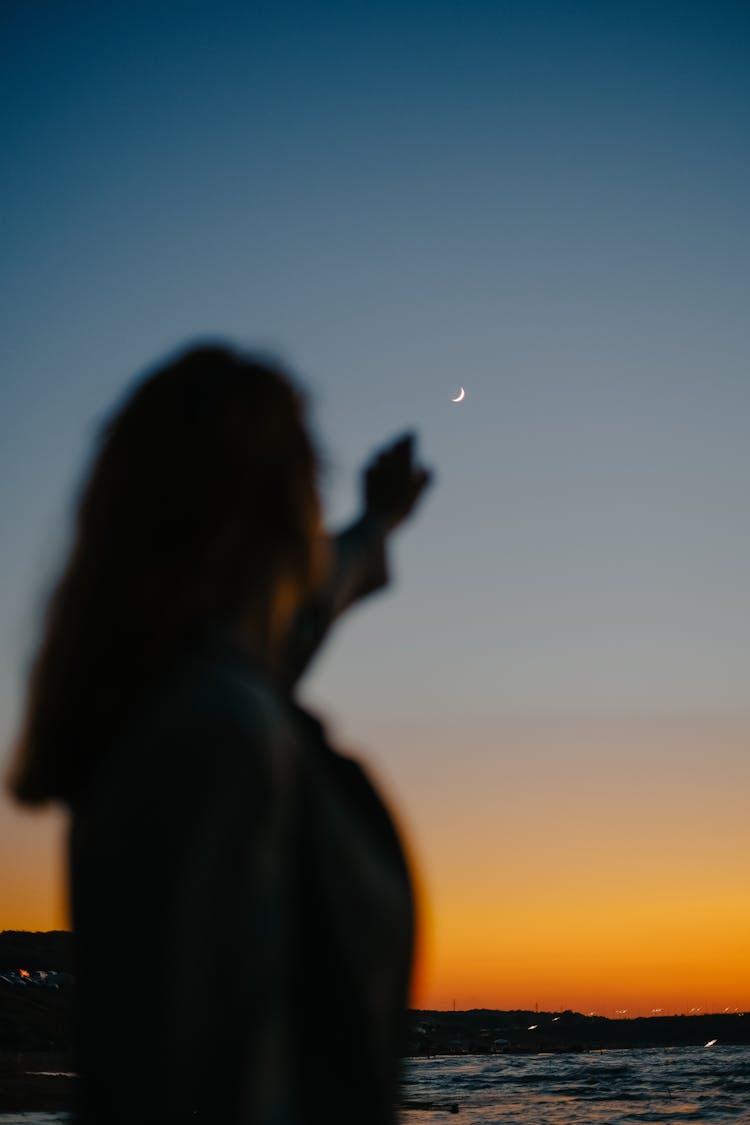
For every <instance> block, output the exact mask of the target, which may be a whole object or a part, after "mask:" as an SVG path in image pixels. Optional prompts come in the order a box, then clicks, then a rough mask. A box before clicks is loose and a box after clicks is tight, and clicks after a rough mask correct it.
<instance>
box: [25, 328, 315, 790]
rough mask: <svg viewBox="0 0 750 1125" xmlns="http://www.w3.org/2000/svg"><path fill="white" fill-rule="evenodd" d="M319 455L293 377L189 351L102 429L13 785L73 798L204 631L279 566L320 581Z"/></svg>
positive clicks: (265, 584) (232, 357)
mask: <svg viewBox="0 0 750 1125" xmlns="http://www.w3.org/2000/svg"><path fill="white" fill-rule="evenodd" d="M316 476H317V458H316V453H315V450H314V447H313V444H312V441H311V439H310V436H309V434H308V430H307V427H306V424H305V419H304V406H303V402H302V399H301V396H300V394H299V393H298V392H297V391H296V390H295V388H294V386H293V385H292V383H291V381H290V380H289V378H288V377H287V375H286V373H285V372H284V371H283V370H282V369H281V368H280V367H277V366H275V365H274V364H271V363H268V362H266V361H264V360H261V359H258V358H257V357H253V356H252V355H247V354H242V353H239V352H236V351H233V350H230V349H228V348H226V347H220V346H202V347H196V348H192V349H190V350H189V351H187V352H184V353H182V354H181V355H179V356H178V357H177V358H176V359H174V360H172V361H171V362H168V363H167V364H166V365H165V366H163V367H160V368H159V369H157V370H156V371H154V372H153V373H151V374H149V375H147V376H146V377H145V378H144V379H142V380H141V381H140V382H139V383H138V385H137V386H136V388H135V390H134V391H133V392H132V393H130V394H129V395H128V396H127V397H126V399H125V401H124V403H123V404H122V405H121V406H120V407H119V409H117V410H116V411H115V412H114V414H113V416H112V417H111V418H110V419H109V420H108V421H107V422H106V423H105V425H104V427H103V431H102V434H101V439H100V445H99V448H98V452H97V455H96V457H95V459H94V463H93V466H92V468H91V471H90V473H89V475H88V479H87V480H86V482H85V484H84V488H83V492H82V495H81V498H80V502H79V506H78V511H77V518H76V523H75V534H74V539H73V544H72V548H71V552H70V556H69V558H68V561H67V563H66V565H65V567H64V569H63V572H62V575H61V577H60V578H59V580H58V582H57V584H56V586H55V587H54V589H53V591H52V595H51V597H50V600H49V603H48V607H47V611H46V617H45V620H44V625H43V630H42V637H41V643H40V645H39V649H38V652H37V655H36V658H35V660H34V663H33V665H32V669H31V674H30V678H29V686H28V693H27V699H26V708H25V714H24V718H23V723H22V727H21V732H20V735H19V738H18V741H17V744H16V747H15V758H14V762H13V765H12V767H11V772H10V776H9V779H8V785H9V788H10V790H11V792H12V794H13V795H14V796H15V797H16V798H17V799H18V800H19V801H21V802H22V803H24V804H28V805H38V804H43V803H46V802H48V801H50V800H61V801H63V802H68V803H70V802H73V801H74V800H75V797H76V794H77V793H78V792H79V790H80V787H81V785H82V784H83V783H85V779H86V776H87V774H88V772H89V771H90V770H91V768H92V766H93V764H94V763H95V761H96V760H97V758H98V757H99V756H101V755H102V754H103V753H104V752H105V751H106V747H107V745H108V743H109V742H110V741H111V739H112V737H113V736H114V735H115V734H116V732H117V730H118V728H119V727H120V726H121V724H122V723H123V721H124V720H125V719H126V718H127V715H128V713H129V710H130V708H132V706H133V705H134V703H135V702H137V700H138V699H139V697H140V696H141V693H142V692H143V691H144V689H146V688H147V686H148V685H149V683H150V682H152V680H153V678H154V676H155V675H157V674H158V673H159V670H160V669H162V668H163V667H164V665H165V662H167V663H168V661H169V659H170V656H171V655H172V654H173V653H174V652H175V651H176V649H177V648H179V646H180V644H181V643H183V642H184V640H185V638H186V637H188V636H190V635H191V634H192V633H193V632H194V631H195V629H196V628H198V629H199V628H200V627H201V626H202V625H204V624H205V623H210V622H219V623H221V622H227V621H231V620H232V619H233V618H234V617H236V616H237V615H238V614H241V612H242V609H243V605H244V604H245V603H246V601H247V598H248V596H250V594H251V593H252V592H253V591H257V590H258V589H261V590H262V589H268V588H270V587H269V583H270V582H272V580H273V577H274V575H275V574H278V573H279V572H280V571H283V573H285V574H287V575H293V577H294V578H295V580H296V581H297V582H298V583H299V585H300V587H302V588H305V587H307V586H308V585H309V583H310V582H311V581H312V579H313V572H314V558H313V555H314V549H313V532H312V529H311V519H312V517H311V513H314V512H317V484H316Z"/></svg>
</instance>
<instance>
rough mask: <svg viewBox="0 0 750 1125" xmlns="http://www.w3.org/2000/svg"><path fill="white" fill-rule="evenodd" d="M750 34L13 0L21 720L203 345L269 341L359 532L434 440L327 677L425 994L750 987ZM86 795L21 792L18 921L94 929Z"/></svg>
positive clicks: (502, 13)
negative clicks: (111, 472)
mask: <svg viewBox="0 0 750 1125" xmlns="http://www.w3.org/2000/svg"><path fill="white" fill-rule="evenodd" d="M749 32H750V17H749V16H748V12H747V8H746V6H745V5H744V4H741V3H726V2H721V0H718V2H714V3H690V2H685V0H683V2H681V3H671V2H669V0H664V2H660V3H642V2H639V0H632V2H631V3H628V4H620V3H610V2H607V0H603V2H598V3H585V2H578V3H573V2H570V3H568V2H562V0H561V2H556V3H553V2H550V0H548V2H541V0H540V2H535V0H523V2H521V0H517V2H516V0H508V2H501V0H497V2H494V3H486V2H478V0H464V2H461V3H457V2H454V3H444V2H441V0H433V2H431V3H429V4H428V3H417V2H414V0H400V2H399V3H395V2H394V3H370V4H361V5H343V4H334V3H330V4H318V3H315V2H310V3H305V4H288V3H284V2H281V3H278V2H274V3H272V4H271V3H267V4H266V3H257V4H255V3H234V2H231V0H213V2H212V3H210V4H209V3H197V2H191V0H187V2H181V3H172V4H164V3H159V2H151V3H148V4H140V3H133V2H130V3H127V4H125V3H117V2H113V3H108V4H106V5H102V4H100V5H95V4H92V3H88V4H87V3H72V2H57V3H46V2H37V3H34V4H28V3H13V2H6V3H4V4H3V5H2V8H0V104H2V106H3V111H2V117H1V118H0V138H1V140H2V147H3V152H4V154H5V161H4V165H5V167H4V171H3V176H2V177H1V178H0V214H2V216H3V236H2V240H3V250H2V254H1V255H0V291H1V292H2V293H3V297H2V301H1V302H0V349H1V351H2V366H1V368H0V393H1V394H2V411H1V412H0V498H1V501H0V502H1V503H2V522H3V528H4V535H3V539H4V547H3V573H2V580H1V581H0V737H1V738H2V742H3V744H4V745H6V746H7V745H8V744H9V743H10V741H11V740H12V737H13V733H14V731H15V729H16V725H17V722H18V717H19V714H20V709H21V705H22V699H23V685H24V680H25V673H26V669H27V666H28V662H29V659H30V657H31V655H32V653H33V651H34V645H35V643H36V637H37V635H38V623H39V615H40V612H41V609H42V607H43V604H44V596H45V592H46V590H47V589H48V588H49V585H50V583H51V581H52V580H53V578H54V576H55V574H56V572H57V569H58V568H59V566H60V564H61V562H62V560H63V559H64V557H65V550H66V544H67V542H68V538H67V537H68V533H69V526H70V517H71V513H72V511H73V503H74V497H75V493H76V489H77V488H78V486H79V483H80V481H81V479H82V475H83V473H84V471H85V467H86V464H87V458H88V457H89V455H90V451H91V448H92V442H93V440H94V437H95V435H96V432H97V426H98V425H99V424H100V422H101V420H102V418H103V417H104V416H105V414H106V413H107V411H108V410H109V409H110V408H111V406H112V405H113V403H114V402H115V401H116V400H117V399H118V397H119V396H120V395H121V393H122V391H123V388H124V387H126V386H127V385H128V383H129V381H130V380H131V379H132V378H133V377H134V376H135V375H136V374H137V373H139V372H141V371H143V370H144V369H145V368H146V367H148V366H150V365H151V364H152V363H153V362H154V361H155V360H157V359H159V358H160V357H162V356H165V355H167V354H169V353H170V352H172V351H173V350H174V349H175V348H176V347H178V346H180V345H183V344H184V343H186V342H188V341H193V340H197V339H202V338H205V337H207V336H209V337H211V338H217V337H218V338H222V339H226V340H229V341H232V342H234V343H237V344H239V345H241V346H249V347H257V348H260V349H263V350H264V351H266V352H269V351H270V352H271V353H273V354H275V355H278V356H279V357H281V358H282V359H283V360H284V361H285V362H286V363H287V364H289V365H290V366H291V367H292V369H293V370H294V371H295V372H296V373H297V375H298V378H299V381H300V382H301V383H302V384H303V385H304V386H305V387H306V389H307V390H308V392H309V397H310V405H311V420H312V425H313V428H314V431H315V434H316V435H317V437H318V440H319V443H320V445H321V447H322V449H323V451H324V453H325V460H326V465H327V468H326V473H325V477H324V479H323V482H322V487H323V494H324V499H325V505H326V511H327V514H328V519H329V523H330V526H331V527H332V528H334V529H335V528H337V527H341V526H343V525H345V524H346V522H347V520H349V519H351V518H353V517H355V516H356V514H357V511H358V505H359V499H360V496H359V470H360V467H361V466H362V464H363V463H364V462H365V461H366V459H367V458H368V457H369V456H370V455H371V454H372V452H373V450H374V449H376V448H377V447H378V446H379V445H380V444H382V443H383V442H385V441H387V440H389V439H390V438H392V437H393V436H395V435H398V434H399V433H401V432H402V431H403V430H405V429H407V428H408V429H414V430H416V431H417V432H418V434H419V440H420V449H421V452H422V455H423V457H424V459H425V461H426V462H427V463H428V464H429V465H430V466H432V467H433V468H434V470H435V473H436V483H435V485H434V487H433V489H432V491H431V494H430V495H429V496H428V497H427V498H425V500H424V503H423V505H422V506H421V508H420V510H419V512H418V514H417V515H416V516H415V518H414V519H413V521H412V522H411V525H410V526H409V527H406V528H404V529H403V530H400V531H399V532H397V534H396V537H395V540H394V542H393V544H392V549H391V565H392V573H393V583H392V585H391V587H390V588H389V590H388V591H387V592H385V593H381V594H378V595H374V596H373V597H371V598H370V599H368V601H367V603H366V604H364V605H362V606H361V607H358V608H357V609H355V610H354V611H352V613H351V615H350V618H349V619H348V620H346V621H344V622H341V623H340V624H339V625H338V626H337V629H336V631H335V633H334V635H333V637H332V639H331V641H330V643H329V645H328V646H327V648H326V650H325V651H324V652H323V653H321V654H320V656H319V658H318V659H317V662H316V664H315V665H314V667H313V669H312V670H311V671H310V673H308V675H307V678H306V679H305V681H304V683H303V685H302V696H303V698H304V700H305V702H306V703H307V704H308V705H309V706H310V707H311V708H312V709H314V710H315V711H316V712H318V713H320V714H322V715H323V716H324V717H325V718H326V721H327V722H328V724H329V728H330V732H331V735H332V738H333V740H334V741H335V743H336V744H337V745H338V746H340V747H342V748H344V749H345V750H346V751H347V752H350V753H353V754H356V755H357V756H359V757H360V759H361V760H362V761H363V762H364V763H365V764H366V765H367V767H368V769H369V770H370V771H371V774H372V776H373V777H374V778H375V779H376V780H377V782H378V783H379V784H380V785H381V786H382V788H383V791H384V792H385V794H386V795H387V797H388V800H389V802H390V804H391V806H392V808H393V809H394V811H395V814H396V816H397V818H398V821H399V824H400V826H401V829H402V832H403V834H404V838H405V840H406V842H407V846H408V849H409V853H410V855H411V857H412V862H413V865H414V870H415V876H416V879H417V883H418V887H419V899H420V906H421V909H420V916H421V924H420V945H419V957H418V966H417V974H416V981H415V987H414V993H413V997H412V1001H413V1003H414V1004H415V1005H418V1006H421V1007H450V1006H452V1004H453V1002H454V1001H455V1002H456V1005H457V1007H459V1008H461V1007H479V1006H486V1007H501V1008H511V1007H531V1006H533V1005H534V1004H535V1003H538V1004H539V1005H540V1007H541V1008H558V1009H560V1008H568V1007H570V1008H577V1009H580V1010H596V1011H601V1012H603V1013H605V1014H612V1013H613V1012H614V1011H616V1010H617V1011H622V1010H625V1009H627V1010H628V1011H629V1012H630V1013H631V1014H636V1013H638V1012H640V1014H647V1013H648V1012H650V1011H651V1010H652V1009H657V1008H663V1009H664V1010H669V1011H688V1010H690V1008H692V1007H701V1008H703V1009H705V1008H706V1007H711V1008H715V1009H718V1008H724V1007H729V1008H730V1009H731V1008H734V1007H739V1008H742V1009H746V1008H747V1009H750V894H749V893H748V892H749V888H748V866H747V856H748V854H750V818H748V817H747V812H746V810H747V801H748V794H749V793H750V755H749V754H748V750H749V749H750V702H749V696H748V680H749V671H748V650H747V637H748V634H749V632H750V595H749V594H748V586H747V580H746V575H747V563H748V558H750V515H749V513H748V505H747V491H748V488H747V481H748V475H749V474H750V441H748V436H749V432H748V431H749V427H750V378H749V376H748V355H749V353H750V328H749V327H748V325H749V324H750V318H748V315H747V312H748V310H747V289H748V270H747V262H748V251H749V250H750V246H749V245H748V243H749V241H750V239H749V238H748V235H749V232H750V228H749V224H748V218H747V199H748V198H750V190H749V189H750V183H749V182H748V181H749V180H750V158H749V156H748V153H749V152H750V148H749V147H748V140H749V137H748V109H749V106H750V101H749V94H750V73H749V72H748V68H747V65H746V62H747V57H748V48H750V41H749V40H750V34H749ZM462 386H463V387H464V388H465V390H466V397H465V399H464V401H463V402H462V403H460V404H457V405H454V404H453V403H452V402H451V398H452V397H455V396H456V395H457V394H458V391H459V388H460V387H462ZM65 831H66V824H65V819H64V817H63V815H62V814H61V813H60V812H58V811H54V810H53V811H50V812H45V813H42V814H34V815H30V814H28V813H25V812H21V811H19V810H17V809H15V808H14V807H13V806H12V805H11V804H10V801H9V800H8V798H7V797H6V796H5V795H4V794H3V796H2V797H0V855H1V856H2V863H1V864H0V928H7V929H11V928H12V929H22V928H29V929H37V928H38V929H47V928H53V927H57V926H64V925H67V913H66V909H67V908H66V892H65V867H64V840H65Z"/></svg>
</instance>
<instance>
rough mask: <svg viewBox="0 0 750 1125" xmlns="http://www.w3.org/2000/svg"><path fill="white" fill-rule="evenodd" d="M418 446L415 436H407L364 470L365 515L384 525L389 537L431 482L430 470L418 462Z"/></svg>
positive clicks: (388, 447)
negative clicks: (416, 457)
mask: <svg viewBox="0 0 750 1125" xmlns="http://www.w3.org/2000/svg"><path fill="white" fill-rule="evenodd" d="M415 444H416V435H415V434H413V433H407V434H404V435H403V437H400V438H399V439H398V440H397V441H395V442H393V444H392V445H389V446H386V447H385V448H384V449H383V450H382V451H380V452H379V453H376V455H375V457H374V458H373V460H372V461H371V462H370V463H369V464H368V465H367V466H365V469H364V471H363V476H362V479H363V490H364V506H365V514H366V515H367V516H370V517H371V518H374V519H375V520H377V521H378V522H379V523H381V524H382V526H383V530H384V532H385V533H386V534H388V533H389V532H391V531H393V529H394V528H395V527H398V525H399V524H400V523H403V521H404V520H405V519H406V518H407V517H408V516H409V515H411V513H412V512H413V510H414V508H415V506H416V504H417V501H418V500H419V498H420V496H421V495H422V493H423V492H424V490H425V489H426V488H427V486H428V484H430V482H431V481H432V476H433V474H432V473H431V472H430V470H429V469H426V468H424V466H422V465H419V464H417V463H416V461H415V448H414V447H415Z"/></svg>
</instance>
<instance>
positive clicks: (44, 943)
mask: <svg viewBox="0 0 750 1125" xmlns="http://www.w3.org/2000/svg"><path fill="white" fill-rule="evenodd" d="M4 969H28V970H29V971H30V970H32V969H44V970H47V971H53V972H65V973H72V971H73V935H72V934H71V933H70V932H69V931H68V930H37V931H34V932H31V931H29V930H2V931H0V972H2V971H3V970H4Z"/></svg>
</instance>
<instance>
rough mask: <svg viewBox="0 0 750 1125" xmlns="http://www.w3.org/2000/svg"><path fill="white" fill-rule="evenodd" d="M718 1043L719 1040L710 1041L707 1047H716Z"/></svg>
mask: <svg viewBox="0 0 750 1125" xmlns="http://www.w3.org/2000/svg"><path fill="white" fill-rule="evenodd" d="M718 1042H719V1040H718V1039H709V1041H708V1043H706V1044H705V1046H706V1047H715V1046H716V1044H717V1043H718Z"/></svg>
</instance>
